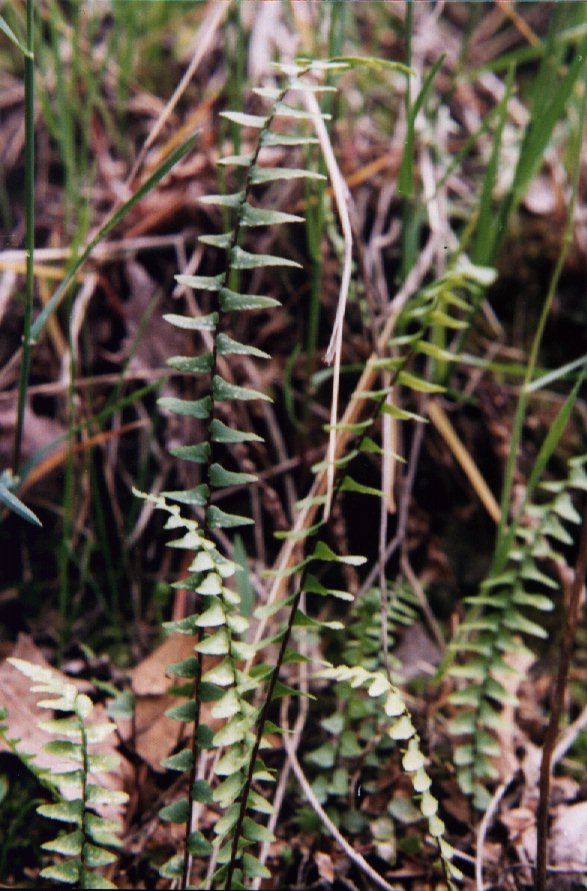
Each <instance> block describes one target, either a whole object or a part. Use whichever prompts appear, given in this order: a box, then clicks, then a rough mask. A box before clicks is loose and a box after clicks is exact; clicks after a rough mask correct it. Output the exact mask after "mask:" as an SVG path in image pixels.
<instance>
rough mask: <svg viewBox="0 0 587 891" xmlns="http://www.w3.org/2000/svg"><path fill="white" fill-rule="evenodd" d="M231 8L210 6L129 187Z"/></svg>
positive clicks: (225, 3)
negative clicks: (181, 74) (192, 53)
mask: <svg viewBox="0 0 587 891" xmlns="http://www.w3.org/2000/svg"><path fill="white" fill-rule="evenodd" d="M229 6H230V0H221V2H213V3H210V4H209V7H210V11H209V12H208V14H207V15H206V18H205V19H204V21H203V22H202V24H201V26H200V30H199V31H198V34H197V35H196V40H195V52H194V55H193V56H192V60H191V62H190V64H189V65H188V67H187V69H186V71H185V74H184V75H183V77H182V79H181V80H180V82H179V83H178V85H177V87H176V88H175V90H174V91H173V96H172V97H171V99H170V100H169V102H167V104H166V105H165V108H164V109H163V112H162V113H161V115H160V116H159V118H158V120H157V123H156V124H155V126H154V127H153V129H152V130H151V132H150V133H149V136H148V137H147V139H146V140H145V143H144V145H143V147H142V149H141V151H140V152H139V155H138V157H137V159H136V161H135V163H134V164H133V168H132V170H131V172H130V174H129V176H128V180H127V185H130V184H131V183H132V182H133V180H134V179H135V177H136V175H137V173H138V171H139V169H140V167H141V164H142V163H143V161H144V160H145V155H146V154H147V151H148V150H149V148H150V147H151V146H152V145H153V143H154V142H155V140H156V139H157V137H158V136H159V133H160V132H161V130H162V129H163V127H164V126H165V124H166V122H167V120H168V118H169V116H170V114H171V112H172V111H173V109H174V108H175V106H176V105H177V103H178V102H179V100H180V98H181V97H182V95H183V94H184V93H185V91H186V89H187V87H188V85H189V82H190V81H191V79H192V77H193V76H194V72H195V70H196V68H197V67H198V65H199V64H200V62H201V61H202V59H203V57H204V55H205V54H206V52H207V51H208V49H209V47H210V44H211V43H212V39H213V37H214V35H215V33H216V31H217V30H218V28H219V27H220V25H221V23H222V19H223V18H224V15H225V13H226V11H227V9H228V7H229Z"/></svg>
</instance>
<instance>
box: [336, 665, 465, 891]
mask: <svg viewBox="0 0 587 891" xmlns="http://www.w3.org/2000/svg"><path fill="white" fill-rule="evenodd" d="M319 677H323V678H328V679H329V680H333V681H336V682H337V683H348V684H350V686H351V687H353V688H357V687H366V688H367V692H368V694H369V696H370V697H371V698H373V699H377V700H378V702H379V703H381V705H380V710H381V706H382V710H383V712H384V713H385V715H386V717H387V718H388V726H387V731H386V732H387V734H388V736H389V737H390V738H391V739H392V740H393V741H394V742H397V743H399V745H401V746H405V748H404V751H403V756H402V768H403V770H404V771H405V772H406V773H407V774H408V776H409V777H410V780H411V781H412V786H413V789H414V796H415V800H416V801H417V803H418V806H419V808H420V811H421V813H422V816H423V817H424V818H425V819H426V820H427V821H428V831H429V833H430V835H431V836H432V838H433V839H434V840H435V842H436V844H437V845H438V851H439V854H440V859H441V862H442V866H443V869H444V872H445V876H446V880H447V884H448V887H449V888H450V889H453V891H454V889H456V886H455V884H454V880H455V879H457V880H458V879H460V878H462V874H461V872H460V870H459V869H457V867H456V866H455V865H454V864H453V862H452V858H453V856H454V850H453V848H452V847H451V845H449V844H448V842H447V841H446V840H445V838H444V823H443V821H442V820H441V819H440V817H439V816H438V813H437V812H438V801H437V800H436V798H435V797H434V795H433V794H432V792H431V791H430V788H431V786H432V780H431V778H430V776H429V774H428V772H427V771H426V757H425V755H424V753H423V752H422V748H421V745H420V737H419V735H418V733H417V731H416V728H415V727H414V724H413V722H412V718H411V715H410V712H409V710H408V707H407V706H406V704H405V702H404V699H403V697H402V694H401V691H400V690H399V689H398V687H396V686H395V685H394V684H392V683H391V682H390V681H389V679H388V677H387V675H386V673H385V672H384V671H367V669H365V668H363V667H362V666H360V665H355V666H354V667H351V666H348V665H339V666H334V665H329V666H328V667H327V668H324V669H323V670H322V671H320V673H319Z"/></svg>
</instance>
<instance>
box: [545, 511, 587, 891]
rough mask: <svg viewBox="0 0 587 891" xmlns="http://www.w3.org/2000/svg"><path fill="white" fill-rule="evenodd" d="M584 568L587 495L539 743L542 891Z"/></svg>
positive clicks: (585, 564)
mask: <svg viewBox="0 0 587 891" xmlns="http://www.w3.org/2000/svg"><path fill="white" fill-rule="evenodd" d="M586 572H587V499H586V500H585V504H584V507H583V524H582V527H581V537H580V540H579V550H578V553H577V560H576V563H575V571H574V576H573V583H572V586H571V590H570V593H569V597H568V599H567V603H566V614H565V627H564V630H563V637H562V641H561V647H560V660H559V664H558V672H557V676H556V682H555V686H554V690H553V695H552V710H551V713H550V720H549V722H548V727H547V729H546V736H545V738H544V745H543V747H542V761H541V763H540V800H539V803H538V811H537V814H536V824H537V840H536V879H535V883H534V888H535V891H545V888H546V864H547V847H548V800H549V795H550V772H551V767H552V755H553V751H554V747H555V744H556V738H557V735H558V730H559V724H560V718H561V713H562V710H563V705H564V699H565V690H566V687H567V681H568V677H569V666H570V662H571V656H572V653H573V642H574V639H575V631H576V628H577V622H578V619H579V609H580V605H581V595H582V593H583V585H584V583H585V573H586Z"/></svg>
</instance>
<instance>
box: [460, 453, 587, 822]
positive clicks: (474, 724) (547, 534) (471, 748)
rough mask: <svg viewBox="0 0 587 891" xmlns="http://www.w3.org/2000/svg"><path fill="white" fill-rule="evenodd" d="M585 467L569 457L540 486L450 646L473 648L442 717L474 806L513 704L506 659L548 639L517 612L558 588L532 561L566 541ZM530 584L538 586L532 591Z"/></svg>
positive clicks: (541, 605)
mask: <svg viewBox="0 0 587 891" xmlns="http://www.w3.org/2000/svg"><path fill="white" fill-rule="evenodd" d="M586 464H587V455H585V456H579V457H577V458H574V459H572V460H571V461H570V462H569V475H568V477H567V479H566V480H560V481H556V482H549V483H546V484H544V485H543V486H542V489H543V491H545V492H548V493H549V494H550V496H551V497H550V499H549V500H548V501H547V502H545V503H541V504H538V503H535V504H532V505H529V506H528V507H527V509H526V512H525V518H526V520H525V524H520V525H518V527H517V529H516V537H515V540H514V542H513V545H512V547H511V548H510V551H509V554H508V559H507V563H506V565H505V566H501V565H500V566H497V567H496V568H495V569H494V571H493V573H492V574H491V575H490V576H489V577H488V578H487V579H485V581H484V582H483V583H482V584H481V587H480V590H479V592H478V593H477V594H476V595H474V596H473V597H469V598H467V603H469V604H470V606H471V609H470V611H469V615H468V616H467V618H466V619H465V621H464V622H463V624H462V626H461V629H460V632H459V635H458V636H457V638H456V639H455V640H454V641H453V643H452V644H451V649H452V650H453V651H454V652H455V653H463V654H464V653H466V652H470V653H473V655H472V656H471V657H467V658H466V660H465V661H463V663H462V664H460V665H454V666H452V668H451V671H450V673H451V675H452V676H453V677H454V678H457V679H463V680H465V681H467V686H465V687H463V688H460V689H457V690H455V691H454V692H453V693H452V694H451V697H450V702H451V703H452V704H453V705H455V706H458V707H459V709H460V711H459V713H458V714H457V715H456V716H455V717H453V718H452V720H451V721H450V722H449V730H450V731H451V733H452V734H453V735H455V736H457V737H461V736H464V737H466V741H464V742H462V743H460V744H459V745H458V746H457V749H456V753H455V759H456V763H457V765H458V778H459V783H460V785H461V788H462V789H463V791H464V792H465V793H466V794H468V795H471V796H472V797H473V802H474V804H475V806H476V807H478V808H479V809H481V810H482V809H484V808H486V807H487V804H488V802H489V793H488V792H487V789H486V782H487V781H488V780H492V779H495V778H496V777H497V771H496V768H495V766H494V764H493V762H492V758H494V757H495V756H497V755H499V746H498V744H497V742H496V740H495V738H494V735H493V732H494V731H495V730H496V729H499V725H500V712H501V709H502V708H503V706H505V705H516V703H517V699H516V697H515V696H514V695H513V694H512V693H511V692H510V691H509V690H507V689H506V687H505V686H504V684H503V683H502V680H500V678H503V674H504V672H505V673H510V674H511V673H512V671H515V670H513V669H512V668H511V665H510V664H509V663H508V661H507V657H508V655H510V654H515V653H516V652H519V651H521V650H525V649H526V647H525V645H524V644H523V643H522V637H537V638H542V639H544V638H546V637H547V636H548V634H547V631H546V629H545V628H544V626H543V625H542V624H540V623H539V622H537V621H534V620H533V619H532V620H531V619H529V618H528V617H527V616H526V615H525V612H524V611H525V610H526V609H528V608H530V609H532V610H534V611H536V612H537V613H538V614H540V613H541V612H548V611H550V610H552V609H554V602H553V600H552V597H551V596H550V594H546V593H544V589H547V590H550V591H553V593H554V592H556V591H557V590H558V587H559V586H558V583H557V582H556V581H555V580H554V579H553V578H551V576H549V575H546V573H544V572H543V571H542V570H541V569H540V568H539V563H540V561H542V560H544V559H545V558H552V559H555V560H557V559H560V554H558V552H557V550H556V548H557V547H558V546H559V544H564V545H568V544H570V543H572V540H573V539H572V536H571V535H570V534H569V532H568V531H567V529H566V528H565V526H564V525H563V523H571V524H577V523H579V522H580V516H579V514H578V512H577V511H576V510H575V508H574V507H573V504H572V501H571V499H570V494H569V492H570V490H572V489H573V488H581V489H584V488H585V487H586V486H587V473H586V471H585V465H586ZM537 585H538V586H540V588H542V589H543V590H536V586H537Z"/></svg>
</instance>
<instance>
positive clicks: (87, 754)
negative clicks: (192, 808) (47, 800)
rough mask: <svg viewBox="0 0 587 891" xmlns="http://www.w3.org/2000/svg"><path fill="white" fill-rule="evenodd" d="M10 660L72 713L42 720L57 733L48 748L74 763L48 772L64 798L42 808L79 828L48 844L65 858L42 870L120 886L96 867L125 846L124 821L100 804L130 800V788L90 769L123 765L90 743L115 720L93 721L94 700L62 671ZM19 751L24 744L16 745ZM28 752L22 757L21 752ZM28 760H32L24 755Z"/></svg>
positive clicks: (78, 881)
mask: <svg viewBox="0 0 587 891" xmlns="http://www.w3.org/2000/svg"><path fill="white" fill-rule="evenodd" d="M8 662H10V663H11V665H13V666H14V667H15V668H17V669H18V670H19V671H21V672H22V673H23V674H25V675H26V676H27V677H28V678H30V679H31V680H32V681H33V682H34V686H33V687H31V690H32V691H33V692H35V693H45V694H48V696H49V697H51V698H47V699H43V700H41V701H40V702H39V703H38V705H39V706H40V707H41V708H46V709H52V710H53V711H57V712H63V713H65V714H66V717H61V718H54V719H50V720H47V721H39V727H40V728H41V729H42V730H45V731H47V732H48V733H52V734H54V735H55V736H56V737H57V738H56V739H54V740H52V741H51V742H48V743H47V744H46V745H45V746H44V749H45V751H47V752H50V753H51V754H52V755H55V756H57V757H58V758H61V759H63V760H65V761H69V762H71V764H72V765H74V766H73V767H72V768H71V769H69V770H66V771H62V772H60V773H57V772H56V771H47V770H44V771H43V778H44V779H45V780H47V779H48V780H49V781H50V782H51V784H52V785H54V786H55V788H56V789H57V790H58V791H59V793H60V795H61V800H60V801H58V802H57V803H56V804H43V805H41V806H40V807H38V808H37V812H38V813H39V814H41V816H43V817H47V818H48V819H49V820H56V821H57V822H59V823H66V824H70V825H73V826H74V827H75V828H74V829H73V830H72V831H70V832H67V833H66V834H60V835H58V836H57V837H56V838H54V839H53V840H52V841H48V842H45V844H43V845H42V847H43V848H44V849H45V850H46V851H51V852H53V853H56V854H59V855H61V856H62V857H63V858H65V859H63V861H62V862H61V863H57V864H54V865H53V866H48V867H46V868H45V869H43V870H42V871H41V873H40V875H41V876H42V877H43V878H45V879H49V880H51V881H53V882H58V883H60V884H67V885H74V886H75V887H77V888H115V887H116V885H114V884H113V883H112V882H110V881H109V880H108V879H106V878H105V877H104V876H103V875H100V874H99V873H97V872H96V869H99V868H100V867H103V866H108V865H110V864H111V863H114V862H115V861H116V859H117V857H116V854H114V853H113V852H112V851H110V850H108V849H109V848H116V847H119V845H120V840H119V838H118V835H117V833H118V832H119V831H120V826H119V825H118V823H116V822H115V821H113V820H107V819H105V818H104V817H101V816H99V815H98V814H96V813H95V812H94V809H95V807H96V806H97V805H103V804H108V805H121V804H123V803H124V802H126V800H127V798H128V795H127V794H126V792H118V791H114V790H112V789H107V788H105V787H104V786H101V785H99V784H98V783H94V782H91V780H90V773H92V774H94V773H104V772H107V771H110V770H113V769H114V768H115V767H116V764H117V758H116V756H115V755H100V754H94V753H92V752H91V751H90V746H92V744H94V743H99V742H101V741H102V740H104V739H106V737H108V736H109V735H110V734H111V733H113V732H114V731H115V729H116V727H115V725H114V724H113V723H112V721H101V722H100V723H94V724H92V723H89V719H90V717H91V714H92V711H93V708H94V706H93V703H92V700H91V699H90V698H89V696H86V694H85V693H79V692H78V690H77V688H76V687H75V686H74V685H73V684H69V683H67V682H66V681H65V680H64V679H63V678H62V677H60V676H59V675H58V674H57V673H56V672H54V671H51V670H50V669H48V668H43V667H42V666H39V665H34V664H32V663H31V662H27V661H26V660H25V659H17V658H9V659H8ZM13 751H15V752H16V754H19V753H18V747H13ZM21 757H22V756H21ZM23 760H25V763H28V762H29V759H26V758H25V759H23Z"/></svg>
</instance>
